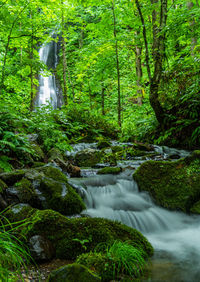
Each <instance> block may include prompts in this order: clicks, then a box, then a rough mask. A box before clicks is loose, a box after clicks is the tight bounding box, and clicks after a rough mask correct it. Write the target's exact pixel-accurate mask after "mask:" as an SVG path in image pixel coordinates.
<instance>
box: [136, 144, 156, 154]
mask: <svg viewBox="0 0 200 282" xmlns="http://www.w3.org/2000/svg"><path fill="white" fill-rule="evenodd" d="M133 148H134V149H137V150H139V151H148V152H149V151H153V147H152V146H151V145H149V144H146V143H134V144H133Z"/></svg>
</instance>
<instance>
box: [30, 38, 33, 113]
mask: <svg viewBox="0 0 200 282" xmlns="http://www.w3.org/2000/svg"><path fill="white" fill-rule="evenodd" d="M30 60H31V64H30V78H31V101H30V111H33V108H34V74H33V34H32V36H31V46H30Z"/></svg>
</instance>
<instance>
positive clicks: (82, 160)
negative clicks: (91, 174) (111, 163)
mask: <svg viewBox="0 0 200 282" xmlns="http://www.w3.org/2000/svg"><path fill="white" fill-rule="evenodd" d="M101 157H102V153H101V152H100V151H99V150H95V149H85V150H83V151H80V152H78V153H77V154H76V155H75V163H76V164H77V165H78V166H79V167H93V166H95V165H96V164H97V163H99V162H100V161H101Z"/></svg>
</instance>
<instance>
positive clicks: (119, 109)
mask: <svg viewBox="0 0 200 282" xmlns="http://www.w3.org/2000/svg"><path fill="white" fill-rule="evenodd" d="M112 11H113V24H114V29H113V33H114V39H115V55H116V68H117V92H118V124H119V126H120V127H121V87H120V68H119V52H118V40H117V31H116V16H115V0H113V2H112Z"/></svg>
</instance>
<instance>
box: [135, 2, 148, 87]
mask: <svg viewBox="0 0 200 282" xmlns="http://www.w3.org/2000/svg"><path fill="white" fill-rule="evenodd" d="M135 3H136V7H137V10H138V13H139V16H140V20H141V23H142V31H143V38H144V45H145V52H146V54H145V61H146V68H147V73H148V77H149V82H150V81H151V69H150V62H149V47H148V41H147V33H146V26H145V22H144V17H143V14H142V10H141V8H140V4H139V1H138V0H135Z"/></svg>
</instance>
